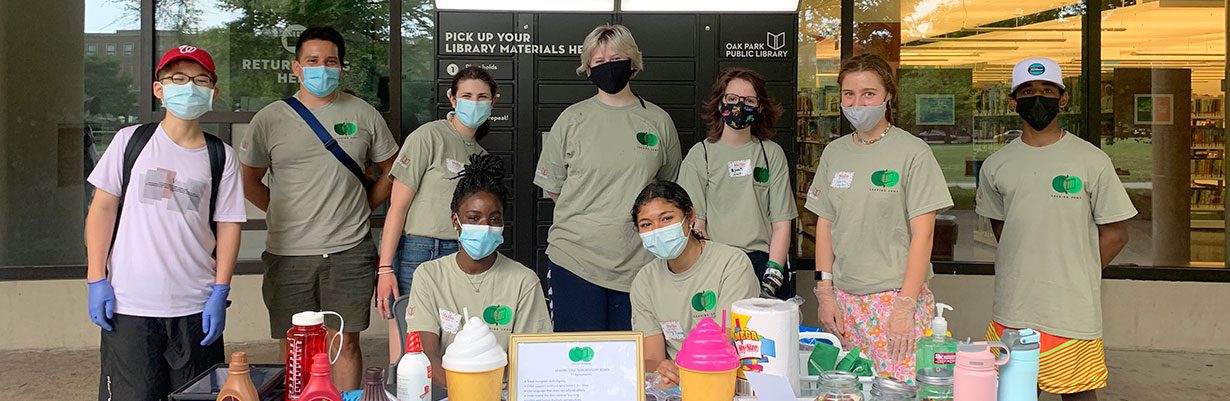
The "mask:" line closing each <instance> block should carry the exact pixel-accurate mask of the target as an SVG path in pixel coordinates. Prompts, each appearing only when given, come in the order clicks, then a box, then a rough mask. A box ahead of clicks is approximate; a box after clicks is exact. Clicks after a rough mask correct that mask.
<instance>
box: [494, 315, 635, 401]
mask: <svg viewBox="0 0 1230 401" xmlns="http://www.w3.org/2000/svg"><path fill="white" fill-rule="evenodd" d="M644 350H645V336H644V335H643V334H642V333H641V332H639V331H595V332H576V333H549V334H513V335H512V337H511V338H510V339H509V340H508V401H535V400H537V399H539V398H538V395H539V394H541V397H542V398H543V399H552V398H557V397H559V396H560V394H558V393H554V394H552V393H549V392H552V391H555V392H566V391H574V392H577V393H578V394H585V393H590V394H595V395H597V393H596V392H590V391H586V390H587V389H588V387H586V386H587V385H588V384H587V383H582V382H583V381H584V382H588V383H589V384H593V385H594V387H592V388H593V389H594V390H599V389H601V390H603V391H604V393H603V394H602V395H601V396H600V397H596V398H594V399H601V400H604V401H605V400H610V401H645V366H644V361H643V360H644ZM629 351H632V352H629ZM608 355H609V356H608ZM629 356H630V357H631V359H629ZM523 358H529V360H532V361H534V363H535V364H536V365H535V366H534V368H533V370H532V371H531V370H527V369H522V368H524V367H525V366H518V362H519V361H520V360H522V359H523ZM606 363H611V364H613V365H604V364H606ZM629 363H630V364H632V365H634V366H633V367H631V368H629V367H627V366H626V365H627V364H629ZM527 366H528V363H527ZM616 369H618V370H616ZM548 371H550V372H548ZM631 372H635V375H634V376H632V377H630V378H629V377H627V375H628V374H629V373H631ZM570 376H572V377H570ZM523 378H524V379H526V380H527V381H529V380H541V379H542V378H547V379H550V380H551V381H552V383H551V384H543V385H540V386H531V385H528V384H527V385H524V386H523V385H522V379H523ZM570 379H574V380H576V381H572V382H570V381H569V380H570ZM560 383H562V384H560ZM620 386H627V387H626V388H624V389H623V391H620V388H621V387H620ZM552 387H554V388H552ZM522 391H527V392H528V391H536V392H540V393H539V394H534V395H531V394H521V392H522ZM609 392H615V393H620V394H623V393H629V394H628V395H627V396H626V397H621V396H615V398H612V396H611V395H609Z"/></svg>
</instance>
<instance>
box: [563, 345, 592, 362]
mask: <svg viewBox="0 0 1230 401" xmlns="http://www.w3.org/2000/svg"><path fill="white" fill-rule="evenodd" d="M568 359H569V360H571V361H572V362H573V363H577V362H589V361H592V360H594V349H593V348H590V347H572V349H570V350H568Z"/></svg>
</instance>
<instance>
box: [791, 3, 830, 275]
mask: <svg viewBox="0 0 1230 401" xmlns="http://www.w3.org/2000/svg"><path fill="white" fill-rule="evenodd" d="M798 54H799V80H798V82H799V83H798V85H799V93H798V98H797V99H795V106H796V108H797V111H796V116H795V125H796V127H795V131H796V135H797V137H796V140H795V146H796V151H797V152H798V165H797V166H796V168H795V174H796V177H795V200H796V202H797V203H798V208H799V219H798V232H799V234H798V236H797V238H796V240H795V244H796V246H795V249H796V251H797V252H798V255H799V257H802V258H807V259H811V258H814V257H815V255H816V250H815V247H816V242H815V235H816V215H815V214H814V213H812V212H811V211H810V210H807V208H805V207H803V204H804V203H806V200H807V188H808V187H809V186H810V185H811V182H812V179H813V178H814V176H815V173H816V170H815V168H816V166H817V165H819V163H820V153H821V152H823V151H824V146H825V145H826V144H828V142H829V141H831V140H833V139H835V138H836V137H838V136H840V132H841V131H840V130H841V128H840V123H841V111H840V109H839V106H840V101H839V100H838V99H839V98H838V90H837V70H838V68H839V66H840V64H841V3H840V2H834V1H820V0H804V1H803V2H802V3H801V4H800V7H799V53H798Z"/></svg>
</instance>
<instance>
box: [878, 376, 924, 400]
mask: <svg viewBox="0 0 1230 401" xmlns="http://www.w3.org/2000/svg"><path fill="white" fill-rule="evenodd" d="M917 396H918V389H917V388H915V387H914V386H913V385H910V384H908V383H906V382H903V381H900V380H897V379H893V378H891V377H884V376H876V378H875V380H874V381H872V382H871V401H914V398H915V397H917Z"/></svg>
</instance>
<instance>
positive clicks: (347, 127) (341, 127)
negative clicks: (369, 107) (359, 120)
mask: <svg viewBox="0 0 1230 401" xmlns="http://www.w3.org/2000/svg"><path fill="white" fill-rule="evenodd" d="M333 132H336V133H337V134H338V135H341V136H351V135H354V134H355V133H356V132H359V127H358V126H357V125H355V124H354V123H337V124H333Z"/></svg>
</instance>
